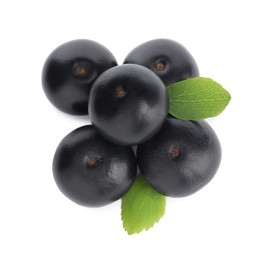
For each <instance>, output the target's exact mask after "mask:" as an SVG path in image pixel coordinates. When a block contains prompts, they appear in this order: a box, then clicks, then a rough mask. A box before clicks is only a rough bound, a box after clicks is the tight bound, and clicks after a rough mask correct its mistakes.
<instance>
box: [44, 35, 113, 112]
mask: <svg viewBox="0 0 266 260" xmlns="http://www.w3.org/2000/svg"><path fill="white" fill-rule="evenodd" d="M116 65H117V62H116V59H115V58H114V56H113V54H112V53H111V52H110V51H109V50H108V49H106V48H105V47H104V46H102V45H100V44H99V43H97V42H94V41H91V40H74V41H70V42H67V43H65V44H63V45H61V46H59V47H58V48H56V49H55V50H54V51H53V52H52V53H51V54H50V55H49V57H48V58H47V60H46V62H45V64H44V67H43V72H42V84H43V90H44V92H45V94H46V96H47V98H48V99H49V100H50V101H51V103H52V104H53V105H54V106H56V107H57V108H58V109H60V110H61V111H63V112H65V113H68V114H72V115H87V114H88V99H89V93H90V89H91V87H92V84H93V82H94V81H95V79H96V78H97V77H98V76H99V75H100V74H101V73H102V72H104V71H105V70H107V69H109V68H111V67H113V66H116Z"/></svg>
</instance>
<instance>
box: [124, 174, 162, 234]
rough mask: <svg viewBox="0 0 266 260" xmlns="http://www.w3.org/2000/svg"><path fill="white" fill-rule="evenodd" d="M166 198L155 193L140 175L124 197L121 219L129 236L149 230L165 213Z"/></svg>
mask: <svg viewBox="0 0 266 260" xmlns="http://www.w3.org/2000/svg"><path fill="white" fill-rule="evenodd" d="M165 204H166V199H165V196H164V195H162V194H160V193H158V192H157V191H155V190H154V189H153V188H152V187H151V186H150V185H149V184H148V183H147V182H146V180H145V179H144V177H143V176H142V175H138V176H137V178H136V180H135V182H134V184H133V185H132V187H131V189H130V190H129V191H128V192H127V193H126V195H124V197H122V205H121V209H122V211H121V218H122V221H123V227H124V229H125V230H126V231H127V233H128V234H129V235H132V234H135V233H140V232H141V231H142V230H144V229H145V230H148V229H149V228H151V227H153V225H154V224H155V223H156V222H158V221H159V220H160V219H161V217H162V216H163V215H164V212H165Z"/></svg>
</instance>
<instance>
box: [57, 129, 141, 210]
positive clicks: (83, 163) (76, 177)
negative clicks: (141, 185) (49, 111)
mask: <svg viewBox="0 0 266 260" xmlns="http://www.w3.org/2000/svg"><path fill="white" fill-rule="evenodd" d="M53 173H54V179H55V181H56V184H57V186H58V187H59V189H60V190H61V191H62V193H63V194H65V196H67V197H68V198H69V199H71V200H72V201H74V202H76V203H77V204H80V205H83V206H89V207H99V206H104V205H106V204H108V203H111V202H113V201H115V200H117V199H119V198H121V197H122V196H123V195H124V194H125V193H126V192H127V191H128V189H129V188H130V186H131V184H132V183H133V181H134V179H135V177H136V174H137V163H136V159H135V155H134V152H133V150H132V148H130V147H123V146H117V145H114V144H111V143H109V142H107V141H105V140H104V139H103V138H102V137H101V136H100V135H99V134H98V132H97V130H96V129H95V127H93V126H91V125H90V126H83V127H80V128H78V129H76V130H74V131H73V132H71V133H70V134H68V135H67V136H66V137H65V138H64V139H63V140H62V141H61V143H60V144H59V146H58V148H57V150H56V152H55V156H54V160H53Z"/></svg>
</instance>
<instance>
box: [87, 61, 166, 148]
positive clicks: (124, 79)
mask: <svg viewBox="0 0 266 260" xmlns="http://www.w3.org/2000/svg"><path fill="white" fill-rule="evenodd" d="M89 113H90V118H91V122H92V124H94V125H95V126H96V128H98V130H99V131H100V133H101V134H102V135H103V136H104V137H105V138H106V139H107V140H109V141H111V142H114V143H117V144H120V145H135V144H139V143H142V142H144V141H146V140H148V139H149V138H151V137H152V136H153V135H154V134H155V133H156V132H158V130H159V129H160V127H161V126H162V124H163V122H164V120H165V118H166V116H167V113H168V95H167V91H166V89H165V87H164V84H163V82H162V81H161V80H160V78H159V77H157V76H156V75H155V74H154V73H153V72H151V71H150V70H149V69H147V68H145V67H143V66H140V65H134V64H128V65H121V66H117V67H114V68H111V69H109V70H107V71H105V72H104V73H103V74H102V75H101V76H100V77H99V78H98V79H97V80H96V81H95V83H94V85H93V87H92V90H91V95H90V102H89Z"/></svg>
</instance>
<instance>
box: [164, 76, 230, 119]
mask: <svg viewBox="0 0 266 260" xmlns="http://www.w3.org/2000/svg"><path fill="white" fill-rule="evenodd" d="M167 90H168V95H169V113H170V114H172V115H173V116H174V117H176V118H179V119H182V120H202V119H205V118H208V117H214V116H217V115H219V114H220V113H221V112H222V111H223V110H224V109H225V108H226V106H227V105H228V103H229V101H230V99H231V96H230V94H229V92H228V91H227V90H226V89H224V88H223V87H222V86H221V85H220V84H219V83H217V82H215V81H214V80H212V79H210V78H203V77H197V78H191V79H186V80H183V81H180V82H177V83H174V84H172V85H170V86H169V87H168V88H167Z"/></svg>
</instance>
